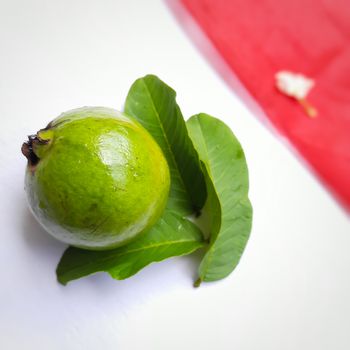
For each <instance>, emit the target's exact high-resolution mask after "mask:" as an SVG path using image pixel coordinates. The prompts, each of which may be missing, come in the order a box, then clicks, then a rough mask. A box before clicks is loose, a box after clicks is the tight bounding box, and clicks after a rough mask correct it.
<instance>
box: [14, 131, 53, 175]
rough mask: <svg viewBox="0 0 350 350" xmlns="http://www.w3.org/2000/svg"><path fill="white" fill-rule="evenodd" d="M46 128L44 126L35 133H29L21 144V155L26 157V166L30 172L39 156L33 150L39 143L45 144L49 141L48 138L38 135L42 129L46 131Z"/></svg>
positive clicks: (36, 163) (37, 161)
mask: <svg viewBox="0 0 350 350" xmlns="http://www.w3.org/2000/svg"><path fill="white" fill-rule="evenodd" d="M46 130H48V129H46V128H45V129H42V130H40V131H39V132H38V133H37V134H35V135H29V136H28V141H26V142H24V143H23V144H22V147H21V151H22V153H23V155H24V156H25V157H26V158H27V159H28V167H29V169H30V170H31V171H32V172H34V170H35V168H36V166H37V165H38V163H39V161H40V158H39V157H38V155H37V153H36V152H35V149H36V148H38V147H39V146H41V145H46V144H48V143H49V142H50V140H49V139H43V138H42V137H40V136H39V135H40V133H41V132H42V131H46Z"/></svg>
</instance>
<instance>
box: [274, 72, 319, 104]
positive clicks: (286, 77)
mask: <svg viewBox="0 0 350 350" xmlns="http://www.w3.org/2000/svg"><path fill="white" fill-rule="evenodd" d="M275 78H276V87H277V89H278V90H279V91H280V92H282V93H284V94H286V95H288V96H291V97H294V98H296V99H297V100H301V99H304V98H305V97H306V96H307V94H308V93H309V91H310V90H311V88H312V87H313V86H314V85H315V82H314V81H313V80H312V79H310V78H307V77H306V76H304V75H302V74H299V73H292V72H288V71H280V72H277V73H276V75H275Z"/></svg>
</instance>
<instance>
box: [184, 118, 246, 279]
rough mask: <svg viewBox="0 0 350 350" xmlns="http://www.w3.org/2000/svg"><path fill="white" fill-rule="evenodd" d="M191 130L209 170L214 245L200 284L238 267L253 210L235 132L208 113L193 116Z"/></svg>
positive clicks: (209, 195)
mask: <svg viewBox="0 0 350 350" xmlns="http://www.w3.org/2000/svg"><path fill="white" fill-rule="evenodd" d="M187 127H188V130H189V134H190V137H191V139H192V140H193V142H194V145H195V147H196V149H197V152H198V154H199V157H200V159H201V161H202V162H203V165H204V168H205V170H206V182H207V189H208V202H207V206H208V214H209V215H210V218H211V227H210V228H211V238H210V245H209V248H208V251H207V252H206V254H205V256H204V258H203V260H202V262H201V264H200V267H199V279H198V281H197V282H196V285H199V283H200V282H201V281H216V280H219V279H221V278H224V277H226V276H227V275H229V274H230V273H231V272H232V271H233V270H234V268H235V267H236V266H237V264H238V262H239V260H240V258H241V255H242V253H243V251H244V248H245V246H246V244H247V241H248V238H249V235H250V231H251V225H252V207H251V204H250V202H249V199H248V187H249V183H248V169H247V164H246V160H245V156H244V153H243V150H242V147H241V145H240V144H239V142H238V140H237V139H236V137H235V136H234V135H233V133H232V131H231V129H230V128H229V127H227V126H226V125H225V124H224V123H223V122H222V121H220V120H218V119H215V118H213V117H211V116H209V115H207V114H198V115H195V116H193V117H191V118H190V119H189V120H188V122H187Z"/></svg>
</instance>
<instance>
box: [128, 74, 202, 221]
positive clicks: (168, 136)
mask: <svg viewBox="0 0 350 350" xmlns="http://www.w3.org/2000/svg"><path fill="white" fill-rule="evenodd" d="M175 98H176V93H175V91H174V90H172V89H171V88H170V87H169V86H167V85H166V84H165V83H164V82H162V81H161V80H160V79H158V78H157V77H156V76H153V75H147V76H145V77H144V78H140V79H138V80H136V81H135V83H134V84H133V85H132V86H131V88H130V91H129V93H128V96H127V98H126V103H125V113H127V114H128V115H130V116H131V117H134V118H135V119H136V120H138V121H139V122H140V123H141V124H142V125H143V126H144V127H145V128H146V129H147V130H148V131H149V133H150V134H151V135H152V136H153V137H154V139H155V140H156V141H157V142H158V144H159V146H160V147H161V149H162V150H163V152H164V155H165V157H166V159H167V161H168V164H169V168H170V173H171V188H170V194H169V202H168V208H169V209H170V210H172V211H175V212H177V213H179V214H181V215H187V214H191V213H193V211H196V212H198V211H199V210H200V209H201V208H202V207H203V205H204V203H205V200H206V186H205V180H204V175H203V173H202V170H201V167H200V162H199V159H198V154H197V152H196V150H195V148H194V147H193V144H192V141H191V139H190V138H189V136H188V131H187V128H186V123H185V121H184V119H183V116H182V114H181V111H180V108H179V106H178V105H177V103H176V100H175Z"/></svg>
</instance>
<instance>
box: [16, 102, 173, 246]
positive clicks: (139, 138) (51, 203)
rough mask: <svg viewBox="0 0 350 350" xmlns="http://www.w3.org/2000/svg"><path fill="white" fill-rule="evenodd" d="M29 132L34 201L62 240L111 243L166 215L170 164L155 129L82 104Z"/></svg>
mask: <svg viewBox="0 0 350 350" xmlns="http://www.w3.org/2000/svg"><path fill="white" fill-rule="evenodd" d="M28 139H29V140H28V141H27V142H25V143H24V144H23V146H22V153H23V154H24V155H25V156H26V157H27V159H28V165H27V169H26V175H25V189H26V193H27V198H28V202H29V206H30V208H31V211H32V212H33V214H34V216H35V217H36V219H37V220H38V221H39V222H40V223H41V224H42V226H43V227H44V228H45V229H46V230H47V231H48V232H49V233H50V234H51V235H52V236H54V237H55V238H57V239H58V240H60V241H63V242H65V243H68V244H70V245H73V246H76V247H80V248H85V249H93V250H103V249H110V248H114V247H118V246H121V245H124V244H126V243H128V242H129V241H130V240H132V239H134V238H136V237H137V236H138V235H140V234H142V233H143V232H145V231H146V230H147V229H149V228H150V227H151V226H152V225H154V224H155V222H156V221H157V220H158V219H159V217H160V216H161V214H162V212H163V210H164V208H165V205H166V202H167V198H168V193H169V186H170V175H169V168H168V164H167V161H166V159H165V157H164V155H163V153H162V151H161V149H160V148H159V146H158V144H157V143H156V142H155V140H154V139H153V138H152V136H151V135H150V134H149V133H148V132H147V131H146V130H145V129H144V128H143V127H142V126H141V125H140V124H139V123H137V122H136V121H134V120H132V119H131V118H129V117H128V116H126V115H124V114H122V113H121V112H118V111H116V110H113V109H109V108H103V107H84V108H79V109H74V110H71V111H68V112H66V113H63V114H62V115H61V116H59V117H58V118H56V119H55V120H53V121H52V122H51V123H49V124H48V126H47V127H46V128H45V129H42V130H40V131H38V133H37V134H36V135H31V136H29V137H28Z"/></svg>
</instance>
